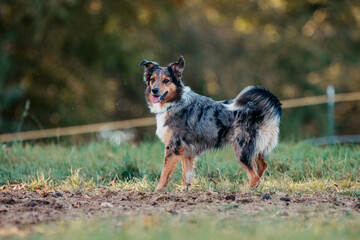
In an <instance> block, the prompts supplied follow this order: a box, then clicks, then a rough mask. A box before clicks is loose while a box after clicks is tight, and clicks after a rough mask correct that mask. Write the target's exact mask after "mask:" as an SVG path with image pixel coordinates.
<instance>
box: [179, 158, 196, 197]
mask: <svg viewBox="0 0 360 240" xmlns="http://www.w3.org/2000/svg"><path fill="white" fill-rule="evenodd" d="M181 164H182V185H183V187H182V190H183V191H186V190H188V188H189V186H190V185H191V182H192V179H193V176H194V164H195V158H194V157H183V158H182V159H181Z"/></svg>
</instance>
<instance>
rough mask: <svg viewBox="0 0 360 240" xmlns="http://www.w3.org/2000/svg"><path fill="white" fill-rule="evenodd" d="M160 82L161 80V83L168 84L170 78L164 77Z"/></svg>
mask: <svg viewBox="0 0 360 240" xmlns="http://www.w3.org/2000/svg"><path fill="white" fill-rule="evenodd" d="M162 82H163V84H168V83H169V82H170V80H169V79H164V80H163V81H162Z"/></svg>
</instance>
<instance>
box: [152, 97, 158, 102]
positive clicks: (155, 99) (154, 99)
mask: <svg viewBox="0 0 360 240" xmlns="http://www.w3.org/2000/svg"><path fill="white" fill-rule="evenodd" d="M159 100H160V97H155V96H152V102H153V103H158V102H159Z"/></svg>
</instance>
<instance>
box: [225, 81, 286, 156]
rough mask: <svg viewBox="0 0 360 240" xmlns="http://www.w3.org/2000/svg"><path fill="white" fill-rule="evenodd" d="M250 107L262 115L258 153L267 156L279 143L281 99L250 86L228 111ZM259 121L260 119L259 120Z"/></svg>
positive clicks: (257, 142) (258, 131) (258, 137)
mask: <svg viewBox="0 0 360 240" xmlns="http://www.w3.org/2000/svg"><path fill="white" fill-rule="evenodd" d="M249 106H253V107H252V108H255V109H257V113H258V114H259V115H260V116H258V117H260V119H261V121H260V127H259V128H258V130H257V136H256V152H257V153H258V154H262V155H266V154H268V153H270V152H271V150H273V149H274V148H275V146H276V145H277V143H278V137H279V131H280V130H279V128H280V118H281V116H282V108H281V103H280V101H279V99H278V98H277V97H276V96H275V95H274V94H272V93H271V92H270V91H269V90H267V89H265V88H263V87H258V86H256V87H255V86H249V87H246V88H245V89H244V90H242V91H241V92H240V94H239V95H238V96H237V97H236V98H235V99H234V101H233V102H232V104H230V105H228V109H229V110H232V111H237V110H241V109H243V110H245V109H247V108H248V107H249ZM258 119H259V118H258Z"/></svg>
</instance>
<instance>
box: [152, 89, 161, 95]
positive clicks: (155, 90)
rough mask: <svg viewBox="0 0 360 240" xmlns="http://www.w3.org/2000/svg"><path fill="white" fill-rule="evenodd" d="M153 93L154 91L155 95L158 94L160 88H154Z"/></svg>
mask: <svg viewBox="0 0 360 240" xmlns="http://www.w3.org/2000/svg"><path fill="white" fill-rule="evenodd" d="M151 91H152V93H153V94H157V93H158V92H159V89H158V88H153V89H152V90H151Z"/></svg>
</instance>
